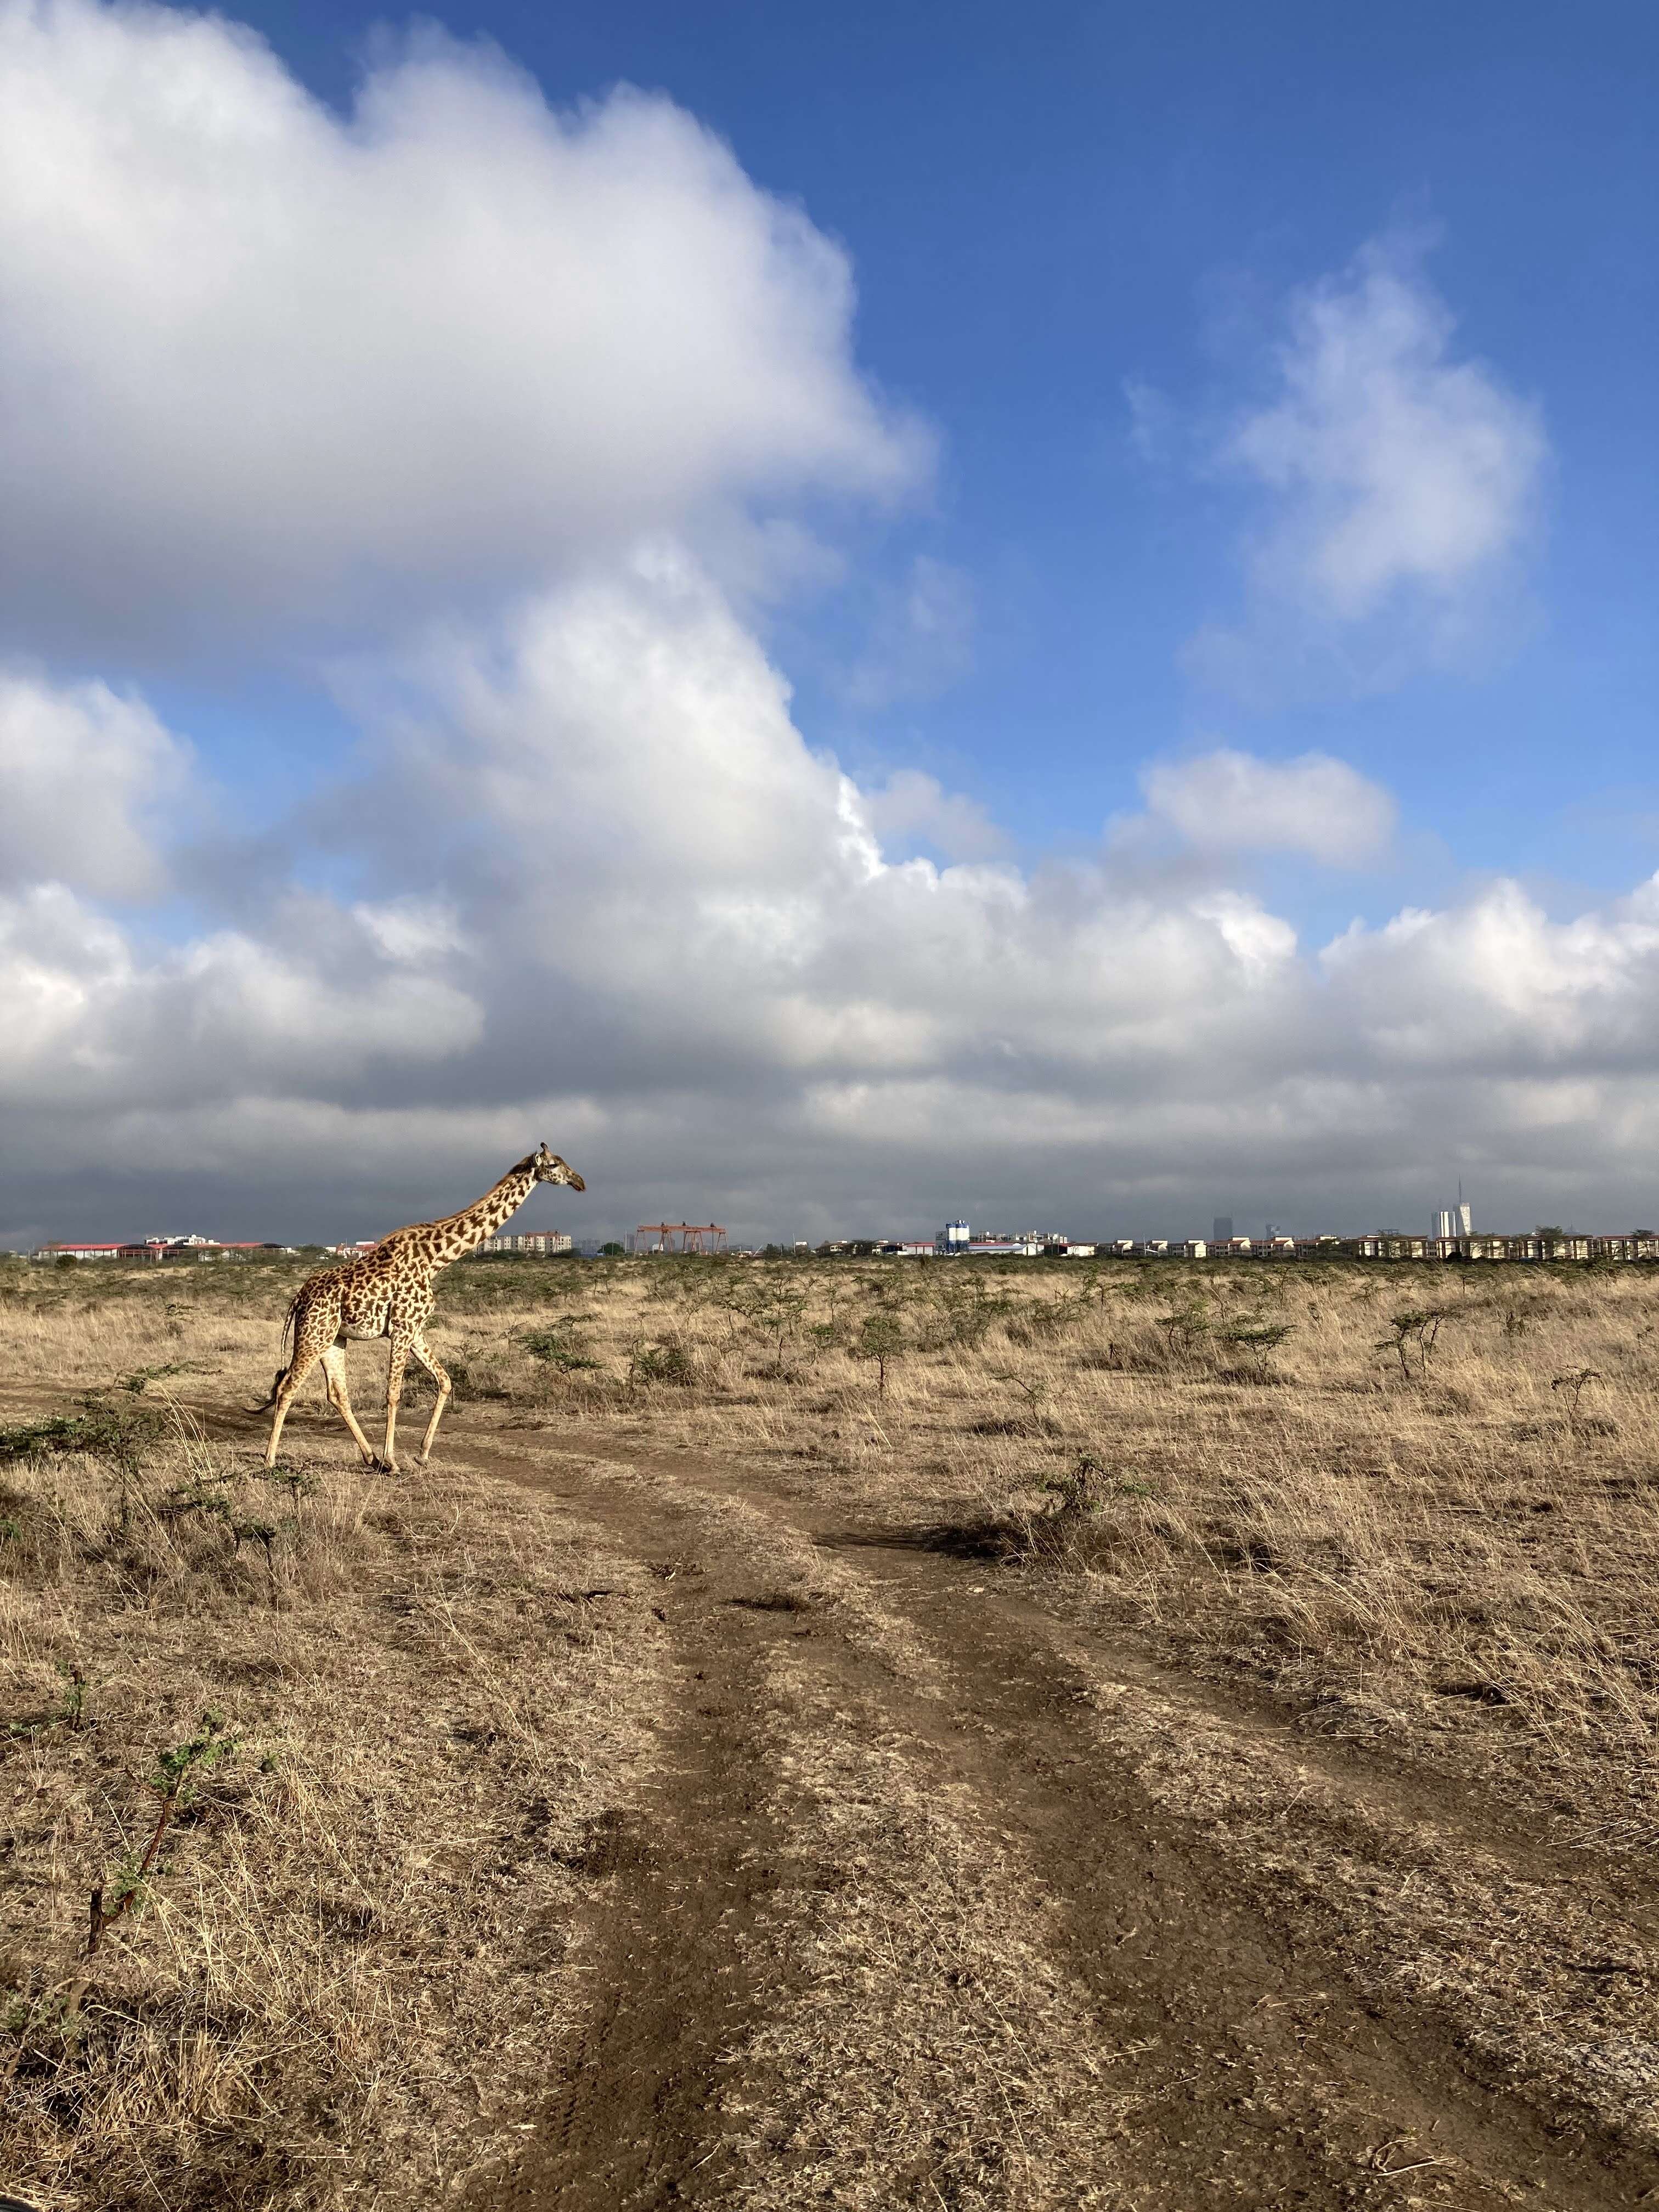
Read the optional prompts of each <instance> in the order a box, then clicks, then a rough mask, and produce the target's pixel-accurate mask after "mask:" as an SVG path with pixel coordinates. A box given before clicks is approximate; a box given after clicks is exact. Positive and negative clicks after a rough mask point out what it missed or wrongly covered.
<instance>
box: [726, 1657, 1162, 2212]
mask: <svg viewBox="0 0 1659 2212" xmlns="http://www.w3.org/2000/svg"><path fill="white" fill-rule="evenodd" d="M774 1674H775V1681H774V1685H773V1687H774V1694H775V1702H776V1706H777V1710H778V1711H779V1712H780V1713H781V1714H782V1715H784V1716H787V1726H785V1727H782V1728H781V1729H779V1731H778V1737H777V1741H776V1742H775V1745H774V1746H773V1747H772V1752H771V1757H770V1759H769V1762H768V1765H769V1771H771V1772H773V1773H774V1774H775V1778H776V1781H775V1790H776V1802H775V1812H774V1817H775V1822H776V1825H777V1826H778V1828H779V1830H780V1832H781V1833H782V1834H783V1835H784V1836H785V1838H787V1840H786V1843H785V1846H784V1851H783V1855H782V1856H783V1861H784V1867H785V1877H784V1880H783V1881H782V1882H781V1884H780V1887H779V1889H778V1892H777V1893H776V1894H777V1902H776V1904H775V1907H774V1910H773V1912H772V1915H771V1917H770V1923H769V1926H768V1927H766V1928H765V1929H763V1931H762V1941H763V1942H765V1941H766V1940H767V1939H768V1938H769V1940H770V1943H771V1946H772V1948H773V1949H774V1951H775V1969H774V1970H775V1972H776V1973H777V1974H778V1976H779V1978H783V1977H784V1976H788V1977H789V1978H790V1979H791V1982H792V1990H791V2002H790V2003H789V2005H788V2007H787V2009H786V2010H785V2011H783V2012H781V2014H780V2015H778V2016H776V2017H775V2019H773V2020H772V2021H769V2022H768V2023H767V2024H766V2025H764V2026H763V2027H761V2028H760V2029H759V2030H758V2031H757V2033H755V2034H754V2035H753V2036H752V2037H751V2038H750V2040H749V2042H748V2044H747V2045H746V2047H745V2048H744V2050H743V2051H741V2053H738V2054H734V2056H736V2057H739V2058H740V2060H741V2069H742V2070H741V2071H739V2072H738V2076H737V2079H738V2087H737V2088H736V2089H735V2090H734V2092H733V2093H732V2097H731V2099H730V2100H729V2101H728V2114H729V2118H730V2119H731V2120H732V2122H733V2123H734V2124H735V2125H736V2126H737V2128H738V2130H740V2131H741V2132H740V2135H739V2142H740V2143H741V2146H742V2149H743V2151H744V2154H745V2157H744V2167H745V2168H746V2171H745V2172H744V2176H743V2179H741V2180H740V2181H739V2182H738V2183H736V2184H735V2185H731V2186H730V2188H729V2201H730V2202H731V2203H732V2204H733V2205H734V2206H742V2207H744V2208H745V2212H782V2208H785V2207H787V2206H790V2205H795V2204H800V2203H807V2202H811V2203H823V2204H835V2205H841V2206H845V2207H847V2208H848V2212H862V2208H868V2212H882V2208H884V2207H887V2206H891V2205H899V2204H912V2203H914V2204H933V2203H939V2204H951V2205H955V2206H959V2207H960V2208H962V2212H981V2208H983V2209H984V2212H988V2208H991V2207H1006V2208H1009V2212H1043V2208H1047V2207H1050V2206H1054V2207H1060V2206H1065V2207H1066V2208H1067V2212H1073V2208H1076V2212H1082V2208H1085V2207H1088V2206H1101V2207H1104V2206H1107V2205H1113V2206H1115V2205H1117V2204H1119V2203H1121V2202H1122V2201H1124V2200H1123V2199H1122V2198H1121V2196H1120V2193H1119V2191H1118V2190H1117V2189H1116V2188H1115V2187H1112V2186H1110V2185H1109V2183H1108V2181H1107V2179H1106V2177H1107V2176H1109V2175H1110V2174H1111V2173H1112V2172H1113V2171H1114V2169H1115V2166H1116V2163H1117V2160H1116V2155H1115V2148H1114V2145H1115V2137H1116V2136H1117V2134H1118V2132H1119V2128H1120V2124H1121V2114H1122V2111H1123V2109H1124V2107H1125V2106H1126V2104H1127V2102H1129V2101H1130V2100H1129V2099H1127V2097H1126V2096H1124V2095H1123V2094H1122V2093H1121V2092H1119V2091H1117V2090H1115V2085H1114V2082H1113V2080H1112V2053H1111V2052H1110V2051H1106V2052H1104V2053H1103V2052H1102V2051H1101V2047H1100V2039H1099V2028H1098V2025H1097V2021H1096V2020H1095V2017H1094V2008H1093V2007H1092V2006H1091V2003H1090V2001H1089V1998H1088V1994H1087V1992H1086V1991H1085V1990H1080V1989H1079V1988H1077V1987H1075V1986H1073V1984H1071V1983H1070V1982H1069V1981H1068V1980H1067V1978H1066V1976H1065V1975H1064V1974H1063V1973H1062V1972H1060V1971H1058V1970H1057V1969H1056V1967H1055V1966H1054V1962H1053V1960H1052V1959H1051V1958H1050V1957H1049V1956H1048V1954H1047V1951H1046V1949H1045V1945H1044V1933H1045V1931H1044V1928H1043V1911H1042V1891H1041V1886H1040V1884H1038V1883H1037V1882H1036V1880H1035V1879H1034V1877H1033V1876H1032V1875H1031V1872H1030V1869H1029V1868H1027V1867H1026V1866H1025V1865H1024V1863H1022V1861H1021V1859H1020V1857H1019V1855H1018V1851H1017V1850H1016V1848H1015V1847H1014V1846H1013V1845H1012V1844H1011V1843H1010V1842H1009V1841H1008V1840H1007V1839H1006V1838H1005V1837H1003V1836H1000V1835H998V1834H995V1833H994V1832H988V1831H987V1827H986V1826H985V1824H984V1822H983V1820H982V1819H981V1817H980V1816H979V1814H978V1813H977V1809H976V1808H975V1804H974V1802H973V1801H972V1797H971V1795H970V1793H969V1791H968V1790H965V1789H963V1788H961V1787H959V1786H953V1785H952V1784H951V1781H950V1780H949V1778H942V1777H941V1775H940V1773H939V1761H938V1759H937V1757H936V1756H935V1755H933V1754H932V1753H931V1752H930V1749H929V1747H927V1746H926V1745H924V1744H922V1743H920V1742H918V1741H916V1739H915V1737H914V1736H911V1735H907V1734H906V1733H904V1732H903V1731H901V1730H898V1729H894V1728H893V1727H892V1726H891V1725H890V1723H886V1722H884V1717H883V1716H882V1714H881V1712H880V1711H879V1709H878V1707H876V1706H875V1705H872V1703H871V1702H870V1701H868V1700H866V1699H861V1698H860V1697H858V1696H857V1694H856V1693H851V1694H848V1695H845V1696H842V1697H832V1696H829V1695H828V1694H826V1692H825V1691H824V1689H823V1686H822V1685H821V1684H819V1683H818V1682H817V1681H816V1680H814V1679H813V1675H812V1673H811V1669H810V1668H808V1667H807V1666H806V1665H805V1663H803V1662H802V1661H801V1660H800V1658H799V1656H798V1655H797V1654H795V1653H793V1652H792V1651H791V1650H789V1649H788V1647H787V1646H786V1647H785V1648H784V1650H782V1651H781V1652H780V1653H779V1654H778V1655H777V1656H776V1658H775V1662H774ZM769 2083H775V2084H777V2085H778V2086H777V2087H775V2088H774V2089H773V2092H772V2093H771V2094H765V2093H762V2085H769ZM1083 2176H1088V2177H1090V2179H1086V2180H1085V2179H1081V2178H1080V2177H1083Z"/></svg>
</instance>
